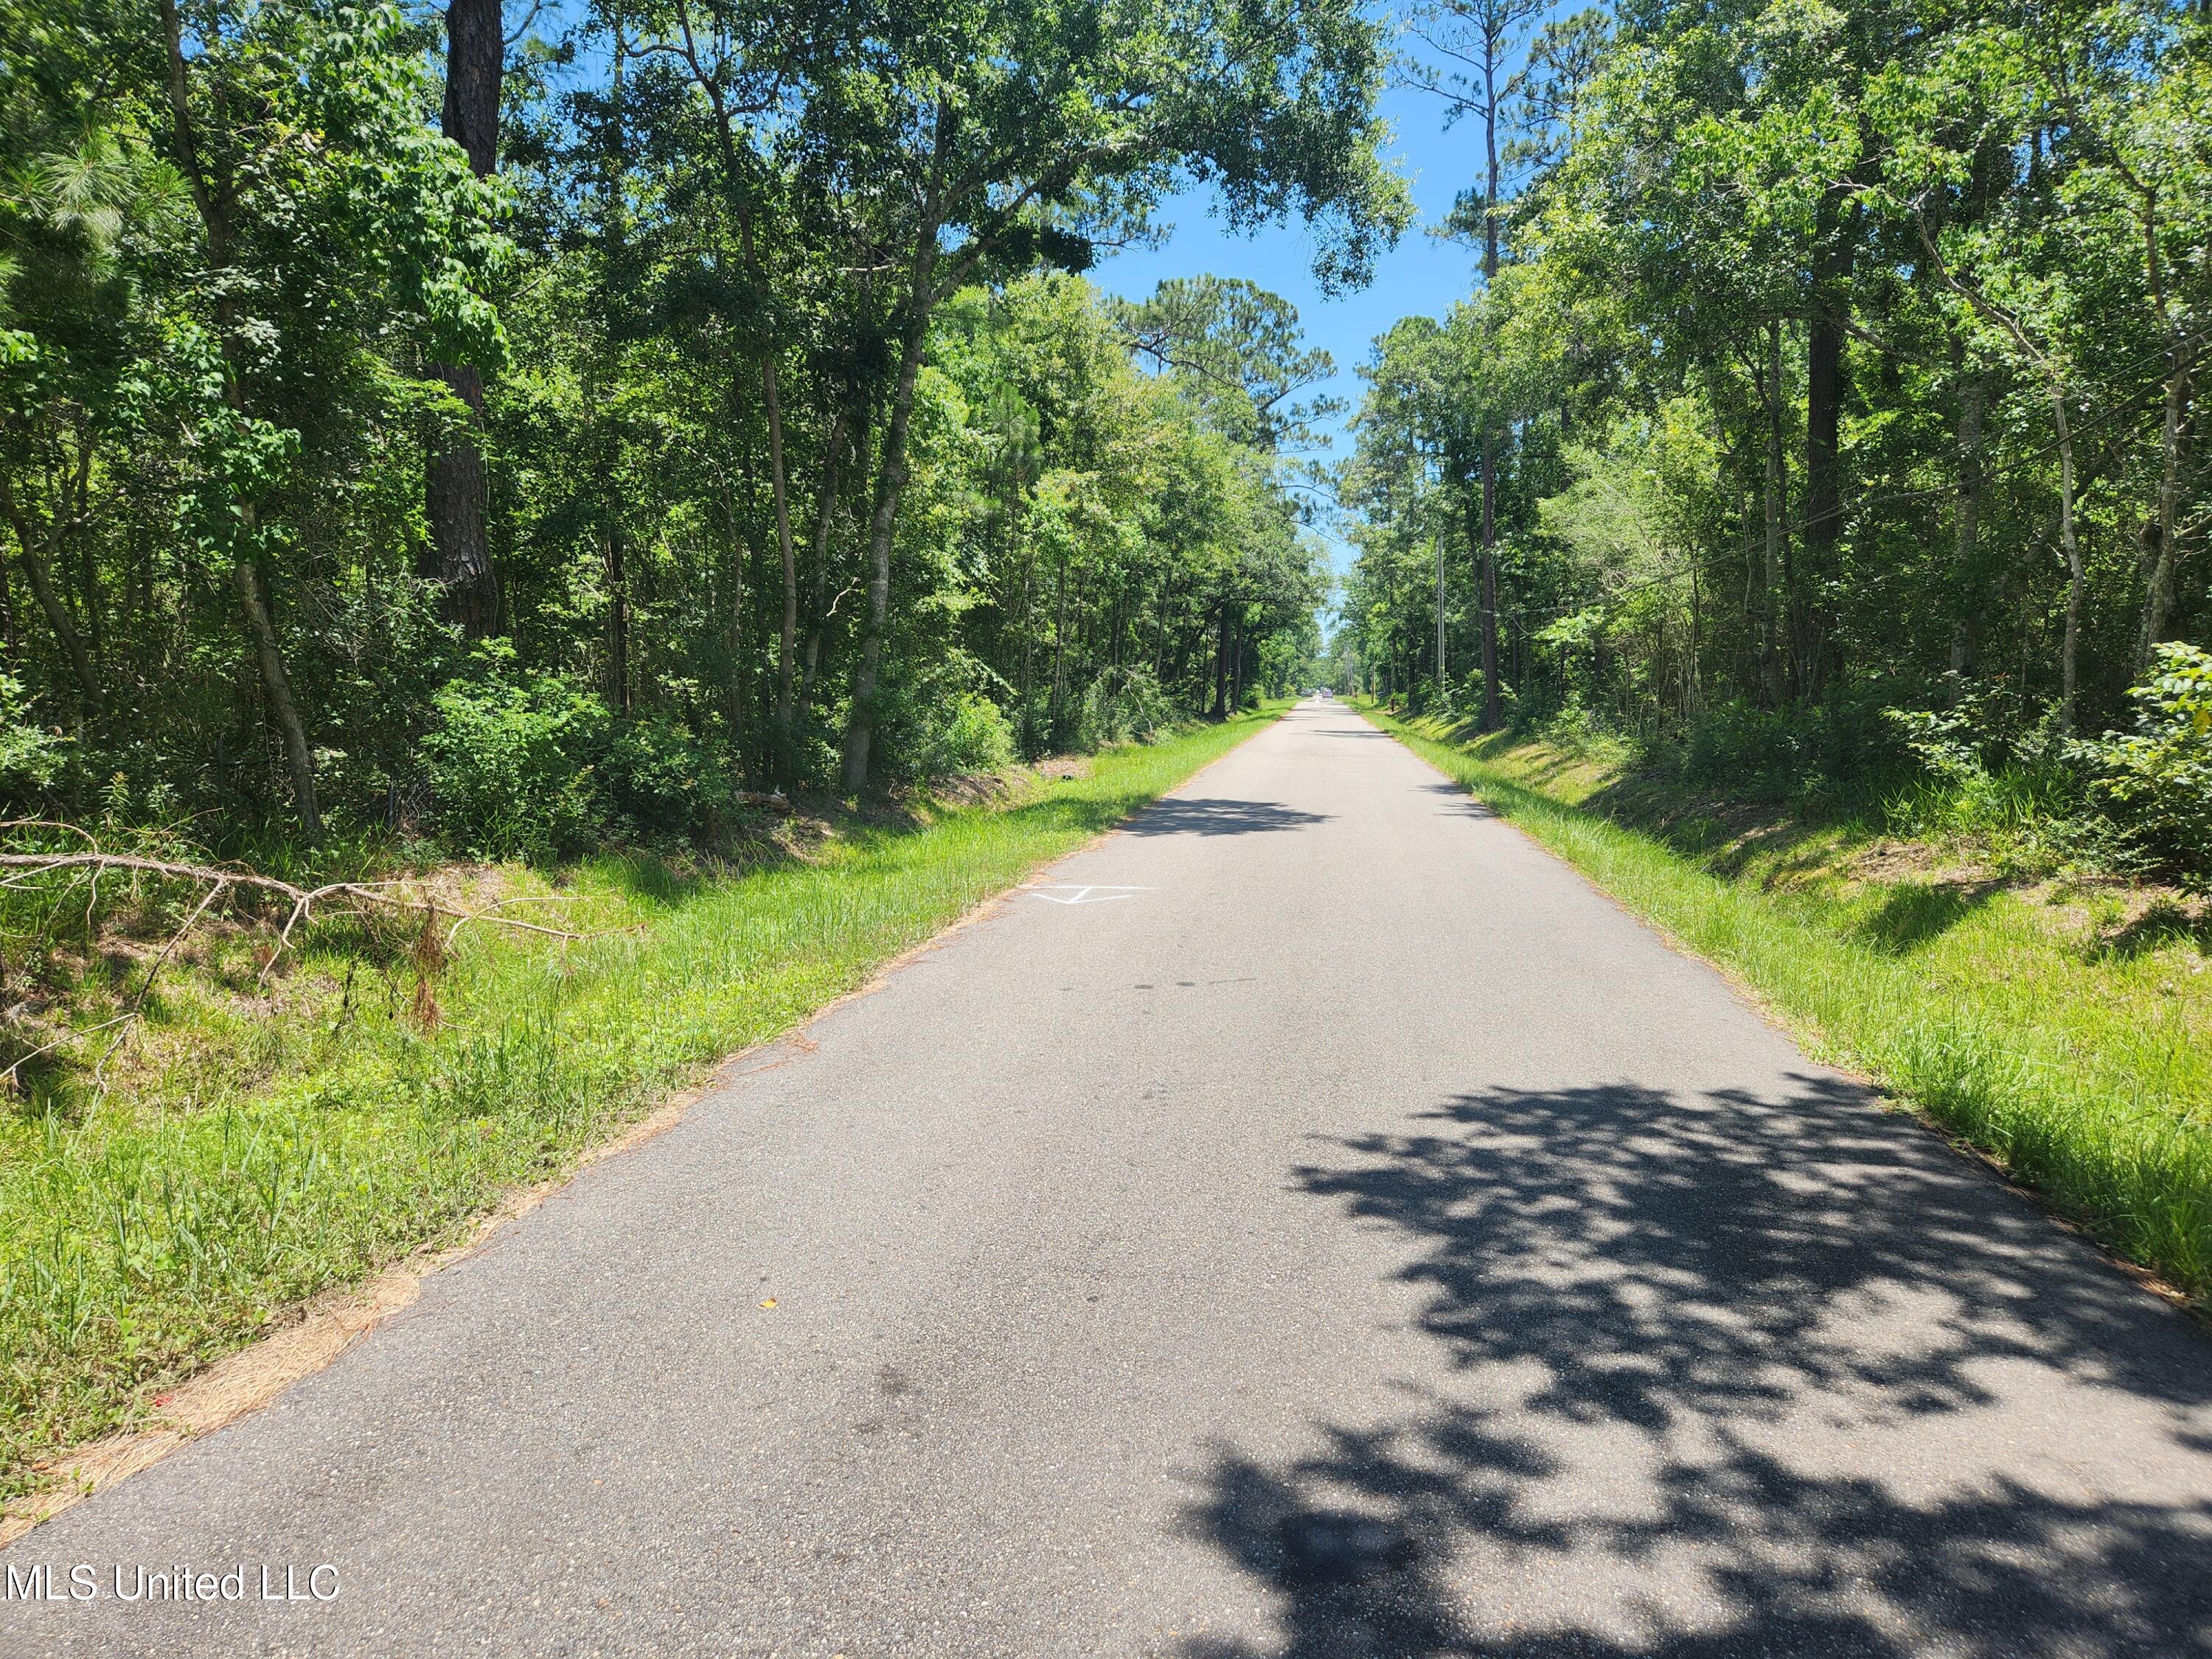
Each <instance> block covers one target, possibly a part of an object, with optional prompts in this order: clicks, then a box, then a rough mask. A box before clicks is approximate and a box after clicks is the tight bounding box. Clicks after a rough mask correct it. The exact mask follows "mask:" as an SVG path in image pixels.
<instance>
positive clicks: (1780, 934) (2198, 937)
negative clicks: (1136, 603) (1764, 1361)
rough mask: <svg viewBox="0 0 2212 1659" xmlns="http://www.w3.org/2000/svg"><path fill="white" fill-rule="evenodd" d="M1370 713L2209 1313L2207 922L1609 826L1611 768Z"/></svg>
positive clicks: (1694, 819) (1826, 834)
mask: <svg viewBox="0 0 2212 1659" xmlns="http://www.w3.org/2000/svg"><path fill="white" fill-rule="evenodd" d="M1366 712H1367V714H1368V715H1369V718H1370V719H1371V720H1374V721H1375V722H1376V724H1377V725H1379V726H1382V727H1383V729H1385V730H1386V731H1389V732H1391V733H1392V734H1393V735H1395V736H1396V737H1397V738H1399V739H1400V740H1401V742H1403V743H1404V744H1406V745H1407V747H1408V748H1410V749H1411V750H1413V752H1414V753H1416V754H1418V755H1419V756H1420V757H1422V758H1423V759H1425V760H1426V761H1428V762H1429V763H1431V764H1432V765H1434V766H1436V767H1437V769H1439V770H1441V771H1443V772H1444V773H1445V774H1446V775H1449V776H1450V777H1452V778H1454V779H1455V780H1457V781H1459V782H1460V783H1462V785H1464V786H1465V787H1467V788H1468V790H1470V791H1471V792H1472V793H1474V794H1475V795H1477V796H1478V797H1480V799H1482V800H1483V801H1485V802H1486V804H1488V805H1491V806H1492V807H1493V808H1495V809H1496V810H1497V811H1498V812H1499V813H1500V814H1502V815H1503V816H1504V817H1505V818H1507V819H1508V820H1510V822H1512V823H1516V824H1517V825H1518V826H1520V827H1521V828H1522V829H1524V830H1526V831H1527V832H1528V834H1529V835H1531V836H1534V838H1535V839H1536V840H1537V841H1538V842H1541V843H1542V844H1543V845H1544V846H1546V847H1547V848H1550V849H1551V850H1552V851H1553V852H1554V853H1557V854H1559V855H1560V856H1562V857H1563V858H1565V859H1566V860H1569V861H1570V862H1571V863H1573V864H1574V865H1575V866H1577V867H1578V868H1580V869H1581V870H1582V871H1583V872H1584V873H1585V874H1587V875H1588V876H1589V877H1590V878H1591V879H1593V880H1594V881H1595V882H1596V883H1597V884H1599V885H1601V886H1602V887H1604V888H1605V889H1606V890H1607V891H1609V892H1611V893H1613V895H1614V896H1617V897H1619V898H1620V900H1622V901H1623V902H1625V903H1626V904H1627V905H1628V906H1629V907H1630V908H1632V909H1633V910H1635V911H1636V912H1637V913H1638V914H1639V915H1643V916H1644V917H1646V918H1648V919H1649V920H1650V921H1653V922H1655V923H1656V924H1657V925H1658V926H1659V927H1662V928H1663V929H1665V930H1666V931H1667V932H1668V933H1670V934H1672V935H1673V936H1674V938H1675V939H1678V940H1679V941H1680V942H1681V943H1682V944H1683V945H1686V946H1687V947H1688V948H1689V949H1691V950H1692V951H1696V952H1698V953H1699V955H1701V956H1704V957H1707V958H1708V959H1710V960H1711V961H1713V962H1715V963H1719V964H1721V965H1722V966H1723V967H1724V968H1726V969H1728V970H1729V972H1731V973H1732V974H1734V975H1735V976H1736V977H1737V978H1738V979H1739V980H1741V981H1742V982H1743V983H1745V984H1747V986H1749V987H1751V988H1752V989H1753V990H1754V991H1755V992H1757V993H1758V994H1759V996H1760V997H1761V998H1762V999H1764V1000H1765V1002H1766V1003H1767V1005H1768V1006H1771V1008H1772V1009H1773V1010H1774V1011H1775V1012H1777V1013H1778V1015H1779V1016H1781V1017H1782V1018H1784V1019H1785V1020H1787V1021H1788V1022H1789V1023H1790V1024H1791V1025H1792V1026H1793V1027H1794V1028H1795V1029H1796V1030H1797V1032H1798V1033H1799V1034H1800V1035H1801V1036H1802V1037H1803V1038H1804V1039H1805V1040H1806V1042H1807V1043H1808V1047H1810V1048H1812V1049H1814V1051H1815V1052H1816V1053H1819V1054H1821V1055H1822V1056H1823V1057H1824V1058H1826V1059H1829V1060H1833V1061H1835V1062H1837V1063H1839V1064H1841V1065H1844V1066H1848V1067H1850V1068H1852V1069H1855V1070H1857V1071H1859V1072H1862V1073H1866V1074H1868V1075H1870V1076H1871V1077H1873V1078H1874V1079H1875V1080H1876V1081H1877V1082H1879V1083H1881V1085H1883V1086H1884V1087H1885V1088H1887V1090H1889V1091H1891V1092H1893V1094H1894V1095H1895V1096H1897V1097H1899V1098H1901V1099H1902V1100H1904V1101H1905V1102H1906V1103H1910V1104H1911V1105H1912V1106H1913V1107H1916V1108H1917V1109H1920V1110H1921V1111H1923V1112H1924V1113H1925V1114H1926V1115H1928V1116H1929V1117H1930V1118H1931V1119H1933V1120H1934V1121H1936V1122H1938V1123H1940V1124H1942V1126H1943V1127H1946V1128H1947V1129H1948V1130H1950V1131H1952V1132H1953V1133H1955V1134H1957V1135H1959V1136H1960V1138H1962V1139H1966V1140H1967V1141H1970V1142H1972V1144H1973V1145H1975V1146H1978V1147H1980V1148H1982V1149H1983V1150H1984V1152H1989V1153H1990V1154H1991V1155H1993V1156H1994V1157H1996V1158H1997V1159H1998V1160H1999V1161H2000V1162H2002V1164H2003V1165H2004V1166H2005V1167H2006V1168H2007V1169H2008V1170H2011V1171H2012V1172H2013V1173H2014V1174H2015V1176H2018V1178H2019V1179H2020V1180H2021V1181H2022V1182H2025V1183H2026V1184H2027V1185H2030V1186H2032V1187H2034V1188H2038V1189H2039V1190H2040V1191H2041V1192H2043V1193H2044V1194H2046V1195H2047V1196H2048V1197H2049V1199H2050V1200H2051V1201H2052V1202H2053V1203H2054V1205H2055V1206H2057V1207H2058V1208H2059V1209H2061V1210H2062V1211H2063V1212H2066V1213H2068V1214H2069V1215H2071V1216H2073V1217H2074V1218H2076V1219H2078V1220H2079V1221H2080V1222H2081V1223H2082V1225H2085V1226H2086V1227H2087V1229H2088V1230H2089V1231H2092V1232H2093V1234H2095V1235H2096V1236H2097V1237H2100V1238H2101V1239H2103V1240H2105V1241H2106V1243H2109V1244H2110V1245H2112V1248H2114V1249H2117V1250H2118V1251H2119V1252H2121V1253H2122V1254H2124V1255H2127V1256H2128V1257H2130V1258H2131V1259H2132V1260H2134V1261H2137V1262H2140V1263H2141V1264H2142V1265H2143V1266H2145V1267H2149V1268H2151V1269H2152V1270H2154V1272H2155V1273H2158V1274H2159V1275H2160V1276H2161V1277H2162V1278H2164V1279H2166V1280H2167V1281H2168V1282H2170V1283H2171V1284H2172V1285H2176V1286H2177V1287H2179V1289H2181V1290H2182V1291H2185V1293H2187V1294H2188V1295H2189V1296H2191V1297H2193V1298H2195V1299H2197V1302H2198V1304H2199V1305H2200V1306H2202V1305H2203V1304H2204V1302H2205V1301H2206V1300H2207V1299H2208V1298H2212V971H2208V969H2212V961H2209V960H2208V949H2212V937H2209V936H2208V932H2207V929H2206V928H2205V927H2204V926H2203V921H2202V920H2201V919H2197V918H2193V917H2191V915H2188V914H2186V913H2181V912H2176V911H2174V910H2173V909H2172V908H2166V907H2160V906H2152V907H2151V908H2148V910H2147V911H2146V910H2143V909H2142V907H2141V906H2140V905H2138V906H2136V907H2133V908H2134V910H2135V911H2136V914H2135V915H2133V917H2132V920H2127V918H2128V916H2129V912H2130V906H2128V905H2127V904H2126V903H2124V901H2123V900H2122V899H2121V898H2120V897H2119V896H2116V895H2114V894H2112V892H2110V891H2102V892H2097V891H2093V892H2090V893H2088V894H2087V895H2086V896H2084V895H2083V894H2082V893H2081V892H2078V891H2075V890H2068V889H2065V888H2063V887H2058V888H2053V887H2050V886H2045V887H2042V888H2039V889H2038V888H2023V887H2018V886H2007V885H2005V884H2002V883H1998V882H1994V881H1986V880H1984V881H1972V880H1958V879H1946V878H1943V876H1942V872H1941V868H1940V865H1937V866H1933V867H1932V869H1931V871H1930V872H1929V873H1913V874H1909V875H1906V876H1905V877H1903V878H1897V879H1886V878H1881V877H1880V876H1879V875H1869V874H1868V873H1867V872H1866V870H1867V866H1866V864H1865V861H1864V860H1863V859H1862V858H1861V857H1860V856H1859V855H1860V854H1864V853H1865V852H1867V851H1869V849H1870V848H1874V847H1875V846H1876V845H1877V844H1878V842H1879V837H1878V836H1877V834H1876V832H1875V831H1874V830H1873V829H1869V826H1868V825H1866V824H1865V823H1858V822H1854V821H1850V820H1838V821H1830V822H1826V823H1810V824H1804V825H1792V824H1790V823H1787V822H1782V823H1771V824H1768V825H1765V826H1763V827H1762V828H1761V829H1758V830H1756V831H1753V833H1750V834H1748V835H1745V834H1728V833H1724V832H1723V829H1722V828H1721V827H1720V826H1718V825H1717V823H1716V821H1715V820H1714V819H1713V818H1712V817H1710V816H1705V817H1701V816H1700V815H1699V813H1698V812H1696V811H1687V812H1685V813H1683V814H1681V815H1680V817H1679V818H1677V819H1676V820H1675V822H1674V826H1673V828H1672V829H1669V830H1667V831H1665V832H1655V831H1653V830H1652V829H1649V828H1648V827H1638V826H1637V825H1635V824H1632V823H1624V822H1621V821H1619V819H1618V818H1617V817H1613V816H1609V815H1608V813H1607V811H1606V810H1605V808H1606V806H1607V804H1608V803H1609V802H1611V801H1614V800H1618V799H1620V797H1621V793H1622V786H1621V782H1620V780H1619V779H1618V778H1617V776H1614V775H1613V774H1612V772H1611V771H1610V770H1609V769H1608V767H1607V764H1606V763H1603V762H1602V761H1601V762H1599V763H1590V762H1589V761H1587V760H1585V759H1583V758H1581V757H1575V756H1570V755H1562V754H1560V753H1559V752H1557V751H1555V750H1546V749H1545V748H1544V747H1543V746H1542V745H1541V744H1515V743H1513V742H1512V741H1511V740H1510V739H1506V738H1488V739H1485V740H1482V741H1480V742H1478V743H1474V744H1468V743H1462V742H1457V741H1449V740H1446V739H1447V738H1449V736H1451V735H1452V734H1449V733H1448V732H1444V731H1443V730H1441V729H1440V728H1438V727H1437V726H1434V725H1422V724H1408V723H1407V722H1406V721H1402V720H1395V719H1393V718H1391V717H1390V716H1389V715H1388V714H1384V713H1383V712H1381V711H1379V710H1376V709H1371V708H1370V709H1369V710H1367V711H1366ZM1627 793H1629V794H1631V795H1632V794H1633V793H1634V792H1633V791H1632V790H1631V791H1628V792H1627ZM1648 809H1649V803H1648V802H1647V803H1646V815H1648ZM1889 850H1890V851H1892V852H1913V851H1916V850H1917V851H1920V852H1923V854H1924V851H1925V849H1913V848H1895V847H1891V848H1889ZM1896 862H1899V863H1902V864H1903V865H1905V866H1906V867H1908V868H1911V867H1912V866H1913V865H1914V864H1915V863H1916V862H1917V864H1919V865H1920V866H1929V860H1927V859H1926V858H1924V857H1923V858H1921V859H1919V860H1909V859H1908V860H1896ZM2123 924H2124V925H2123Z"/></svg>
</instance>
